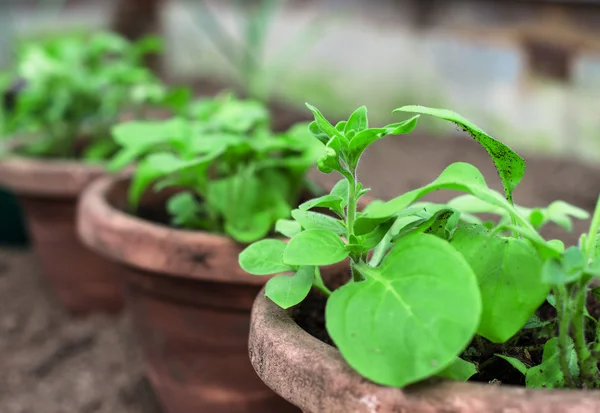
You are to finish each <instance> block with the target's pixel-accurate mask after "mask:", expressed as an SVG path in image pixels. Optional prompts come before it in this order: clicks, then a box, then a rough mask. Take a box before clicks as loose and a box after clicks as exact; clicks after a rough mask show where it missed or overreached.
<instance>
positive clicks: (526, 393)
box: [249, 291, 600, 413]
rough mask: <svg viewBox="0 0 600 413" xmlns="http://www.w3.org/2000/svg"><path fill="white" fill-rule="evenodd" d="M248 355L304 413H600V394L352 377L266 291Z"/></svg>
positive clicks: (327, 348)
mask: <svg viewBox="0 0 600 413" xmlns="http://www.w3.org/2000/svg"><path fill="white" fill-rule="evenodd" d="M249 353H250V360H251V362H252V365H253V366H254V369H255V370H256V372H257V373H258V375H259V376H260V378H261V379H262V380H263V381H264V382H265V384H267V385H268V386H269V387H270V388H271V389H273V390H274V391H275V392H276V393H278V394H279V395H281V396H282V397H283V398H285V399H286V400H288V401H289V402H290V403H293V404H294V405H296V406H298V407H300V408H301V409H302V410H303V411H304V412H305V413H323V412H327V413H348V412H352V413H413V412H415V413H416V412H418V413H598V412H600V391H585V390H573V391H571V390H537V389H525V388H520V387H515V386H498V385H488V384H484V383H461V382H453V381H449V380H437V379H436V380H429V381H427V382H423V383H419V384H416V385H412V386H409V387H407V388H405V389H395V388H390V387H384V386H379V385H377V384H374V383H372V382H370V381H368V380H366V379H364V378H362V377H361V376H360V375H358V373H356V372H355V371H354V370H352V368H351V367H350V366H349V365H348V364H346V362H345V361H344V359H343V358H342V357H341V355H340V353H339V351H338V350H337V349H336V348H335V347H333V346H330V345H328V344H326V343H324V342H322V341H320V340H318V339H317V338H314V337H313V336H311V335H310V334H309V333H307V332H306V331H304V330H303V329H302V328H300V327H299V326H298V325H297V324H296V323H295V321H294V320H293V319H292V318H291V317H290V315H289V314H288V312H286V311H285V310H282V309H281V308H280V307H278V306H277V305H275V304H274V303H273V302H272V301H271V300H269V299H268V298H266V297H265V296H264V291H261V292H260V293H259V294H258V296H257V298H256V300H255V302H254V306H253V308H252V320H251V325H250V339H249ZM398 368H401V366H398Z"/></svg>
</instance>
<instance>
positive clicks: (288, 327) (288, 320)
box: [248, 287, 600, 411]
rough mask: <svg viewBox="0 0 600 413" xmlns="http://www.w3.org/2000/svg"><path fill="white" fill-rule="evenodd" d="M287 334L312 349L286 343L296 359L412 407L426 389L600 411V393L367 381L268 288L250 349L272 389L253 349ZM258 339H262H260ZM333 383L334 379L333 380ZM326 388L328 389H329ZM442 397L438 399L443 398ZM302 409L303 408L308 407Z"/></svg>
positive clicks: (258, 305)
mask: <svg viewBox="0 0 600 413" xmlns="http://www.w3.org/2000/svg"><path fill="white" fill-rule="evenodd" d="M258 313H260V314H258ZM259 318H261V319H263V320H262V322H261V327H258V326H257V319H259ZM263 325H267V326H268V328H264V327H263ZM284 331H285V332H286V335H287V336H292V335H295V336H296V337H299V340H300V341H302V343H303V344H307V347H309V348H308V349H307V348H306V347H304V348H303V346H302V345H297V344H296V343H294V342H293V341H289V340H288V341H286V342H285V344H286V345H284V346H282V347H287V348H294V350H295V351H294V352H293V353H294V355H295V356H296V357H297V356H298V353H306V355H307V356H310V355H309V354H308V353H313V354H316V353H319V352H320V353H322V354H323V355H324V357H321V358H319V360H320V361H321V362H322V363H324V364H326V365H325V366H324V368H323V369H322V371H326V372H328V373H330V374H332V372H334V373H335V372H342V373H343V374H345V375H347V377H348V378H349V379H348V380H347V382H349V383H351V384H354V385H356V386H358V385H360V387H362V388H363V389H364V388H365V387H366V388H367V389H368V393H369V394H372V395H378V394H379V395H382V399H387V400H389V399H390V394H391V396H392V398H394V395H396V397H397V398H399V399H403V400H404V403H405V404H410V399H411V393H412V391H411V390H412V389H416V388H420V389H421V390H420V393H422V392H423V389H425V390H424V391H425V392H439V393H440V395H441V396H442V397H443V398H444V399H445V400H446V401H447V399H448V397H449V396H453V395H457V394H458V395H459V396H462V397H465V398H471V399H477V398H479V399H480V400H481V397H482V396H481V391H482V390H484V389H485V390H486V395H487V397H488V398H489V395H490V394H495V395H497V396H500V395H503V396H509V397H511V398H520V399H521V401H522V402H524V403H527V404H526V405H525V406H532V407H533V406H540V404H539V403H540V400H543V399H544V398H546V397H548V396H552V399H551V400H550V401H549V402H547V403H546V404H545V405H546V407H550V406H552V405H553V404H554V403H555V402H556V398H561V397H564V396H565V395H569V396H570V397H571V398H573V399H575V398H577V399H581V400H583V403H592V406H594V408H600V398H599V396H600V390H585V389H532V388H525V387H521V386H513V385H501V386H494V385H491V384H486V383H480V382H459V381H453V380H450V379H436V380H435V381H433V382H430V381H429V380H427V379H426V380H422V381H420V382H417V383H414V384H411V385H410V386H408V387H406V388H394V387H388V386H383V385H379V384H377V383H374V382H372V381H370V380H368V379H366V378H363V377H362V376H361V375H359V374H358V373H357V372H356V371H355V370H354V369H352V368H351V367H350V365H349V364H347V363H346V362H345V360H344V359H343V357H342V355H341V353H340V352H339V350H338V349H337V348H335V347H333V346H331V345H329V344H327V343H324V342H323V341H321V340H319V339H318V338H316V337H313V336H312V335H311V334H309V333H308V332H306V331H305V330H304V329H302V327H300V326H299V325H298V324H297V323H296V322H295V321H294V320H293V318H292V317H291V315H290V313H289V309H288V310H284V309H282V308H280V307H278V306H277V305H276V304H275V303H273V302H270V300H269V299H268V298H267V297H266V296H265V288H264V287H263V288H262V289H261V291H260V292H259V293H258V294H257V296H256V299H255V302H254V305H253V306H252V316H251V322H250V338H249V342H248V347H249V350H250V354H251V357H250V359H251V362H252V365H253V367H254V369H255V371H256V372H257V374H259V376H260V377H261V380H263V381H264V382H265V384H267V385H268V386H269V381H271V380H268V379H267V380H265V376H268V374H267V375H265V374H262V371H260V366H258V365H257V364H258V361H256V362H255V359H254V358H253V357H252V353H253V350H252V348H253V347H254V345H257V343H259V344H258V347H259V348H260V347H262V346H263V345H262V342H264V341H265V339H266V338H267V337H269V336H271V337H272V336H279V335H282V333H283V332H284ZM257 336H258V337H260V338H258V339H257ZM271 348H273V347H271ZM278 353H279V354H278V356H277V357H276V358H277V359H279V360H278V361H277V362H276V363H277V364H278V365H286V366H292V365H293V363H290V361H291V360H292V359H293V357H285V356H284V353H285V351H284V350H283V349H281V348H280V350H279V351H278ZM291 370H293V367H292V369H290V370H286V371H291ZM286 371H282V372H281V373H279V374H277V375H278V376H279V377H282V376H287V375H288V373H286ZM334 373H333V374H334ZM333 374H332V376H333ZM329 379H332V377H330V378H329ZM329 379H325V380H322V381H321V383H331V382H332V381H331V380H329ZM269 387H270V386H269ZM325 388H327V386H326V387H325ZM360 393H363V391H362V390H361V391H360ZM440 395H438V396H437V397H438V398H439V397H440ZM532 396H534V397H535V401H531V398H532ZM420 397H422V396H420ZM288 401H289V400H288ZM542 406H543V405H542ZM300 407H301V408H302V407H304V406H300ZM535 411H537V410H535ZM594 411H595V410H594Z"/></svg>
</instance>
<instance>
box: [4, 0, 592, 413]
mask: <svg viewBox="0 0 600 413" xmlns="http://www.w3.org/2000/svg"><path fill="white" fill-rule="evenodd" d="M98 29H111V30H114V31H116V32H118V33H121V34H123V35H125V36H127V37H129V38H131V39H138V38H141V37H143V36H145V35H148V34H154V35H159V36H161V37H163V39H164V42H165V53H163V54H162V55H160V56H153V57H151V58H150V59H148V64H149V65H150V66H151V67H152V68H153V69H154V70H155V71H156V72H157V73H158V74H160V76H161V77H162V78H163V79H166V80H167V81H168V82H170V83H177V84H188V85H191V86H193V89H194V91H195V93H196V94H197V95H214V94H216V93H218V92H219V91H221V90H223V89H234V90H236V91H237V92H238V93H239V94H240V95H243V96H250V97H252V98H255V99H260V100H263V101H266V102H269V104H270V106H271V107H272V109H273V117H274V121H275V124H276V127H277V128H279V129H285V128H287V127H289V126H290V125H292V124H293V123H294V122H297V121H301V120H307V119H310V112H309V111H308V110H307V109H306V108H305V106H304V103H305V102H310V103H311V104H313V105H315V106H317V107H319V109H320V110H321V111H322V112H323V113H324V114H325V116H326V117H328V118H329V119H331V120H332V121H333V120H336V119H341V118H346V117H347V116H348V115H349V114H350V113H351V112H352V111H353V110H354V109H356V108H357V107H358V106H360V105H366V106H367V107H368V109H369V118H370V121H371V123H372V124H374V125H381V124H384V123H385V122H394V121H399V120H401V119H399V115H393V114H392V110H393V109H394V108H397V107H400V106H402V105H406V104H420V105H426V106H432V107H443V108H447V109H451V110H453V111H455V112H458V113H460V114H462V115H463V116H465V117H466V118H468V119H470V120H471V121H473V122H474V123H476V124H477V125H479V126H480V127H482V128H483V129H484V130H486V131H487V132H488V133H489V134H491V135H492V136H494V137H496V138H497V139H499V140H501V141H503V142H505V143H507V144H508V145H509V146H511V147H512V148H513V149H515V150H516V151H518V152H519V153H521V154H522V155H523V157H524V158H525V159H526V161H527V164H528V172H526V178H525V179H524V181H523V183H522V184H521V185H520V186H519V188H517V191H516V192H515V199H516V201H517V202H518V203H520V204H523V205H526V206H546V205H548V204H549V203H550V202H551V201H553V200H558V199H561V200H565V201H567V202H571V203H574V204H575V205H577V206H580V207H582V208H585V209H587V210H590V211H591V210H592V209H593V207H594V205H595V203H596V199H597V197H598V194H599V193H600V169H599V168H598V167H597V165H598V162H599V161H600V1H596V0H564V1H561V0H498V1H493V0H204V1H201V0H41V1H39V0H0V68H2V67H5V66H7V65H9V64H10V63H11V60H12V57H13V50H14V47H15V44H17V43H18V42H20V41H23V40H28V39H35V38H40V37H47V36H53V35H60V34H62V33H68V32H72V31H84V32H86V31H94V30H98ZM455 161H466V162H471V163H473V164H475V165H476V166H477V167H479V168H480V169H481V170H482V172H484V174H485V175H486V178H487V179H489V182H490V183H491V186H493V187H496V188H497V189H499V188H500V185H499V182H498V179H497V177H496V175H495V171H494V169H493V165H492V164H491V162H490V161H489V158H488V157H487V155H486V153H485V152H484V151H483V150H482V149H481V147H480V146H478V145H477V144H476V143H475V142H473V141H471V139H470V138H469V137H468V136H467V135H466V134H462V133H460V132H459V131H457V130H456V129H455V128H453V127H451V126H448V124H446V123H442V122H439V121H435V120H430V119H426V118H421V121H420V125H419V127H418V131H417V132H416V133H413V134H411V135H409V136H403V137H397V138H388V139H387V140H384V141H383V142H381V143H378V144H376V145H375V146H374V147H373V148H371V149H369V152H368V153H367V155H366V156H365V158H364V161H363V163H362V165H361V173H362V179H363V180H364V181H365V182H366V184H367V185H369V186H371V187H372V188H373V194H374V195H375V196H378V197H382V198H391V197H393V196H396V195H398V194H399V193H400V192H402V191H406V190H409V189H413V188H415V187H417V186H419V185H423V184H425V183H428V182H430V181H431V180H432V179H434V178H435V177H436V176H437V175H438V174H439V173H440V172H441V171H442V170H443V168H444V167H445V166H447V165H448V164H449V163H451V162H455ZM315 176H318V179H322V180H332V179H333V180H336V177H333V176H320V175H319V174H315ZM0 195H1V194H0ZM3 207H7V206H6V204H5V205H4V206H3ZM586 224H587V222H584V223H581V225H579V224H578V225H576V227H575V233H577V231H581V230H583V229H584V228H585V226H586ZM550 230H552V229H550ZM555 236H558V237H560V238H562V239H565V240H566V241H568V242H573V241H574V240H575V239H576V238H575V237H574V236H572V235H568V234H567V235H565V234H562V233H561V234H559V235H555ZM4 241H6V240H4ZM9 241H11V242H12V241H15V240H14V239H13V240H9ZM17 241H19V242H25V240H24V239H23V238H18V237H17ZM0 252H2V251H1V250H0ZM5 258H6V259H5V261H4V263H3V264H2V265H3V266H4V267H6V266H11V265H12V266H13V267H14V268H13V269H12V270H13V271H17V272H22V273H23V274H29V273H32V272H35V271H36V270H35V268H34V267H35V266H36V264H35V263H32V262H30V261H28V260H23V259H22V257H21V258H19V257H16V258H15V257H14V256H12V255H11V256H7V257H5ZM2 271H3V269H2V268H1V267H0V314H2V315H1V316H0V412H2V413H12V412H19V413H25V412H32V413H59V412H60V413H63V412H67V413H70V412H81V413H94V412H102V413H103V412H115V413H119V412H126V413H129V412H140V413H155V412H159V411H160V410H159V408H158V406H157V405H156V403H155V401H154V399H153V396H152V394H151V393H152V392H151V390H150V389H149V387H148V386H147V384H146V382H145V379H144V378H143V375H142V373H141V368H140V367H139V365H138V364H137V361H136V360H137V359H136V357H137V356H135V355H134V354H133V353H131V352H132V351H133V350H131V349H129V348H128V347H122V346H121V344H119V343H120V340H121V339H120V338H119V337H120V336H121V335H122V334H123V333H124V332H125V330H127V328H126V322H127V321H126V320H119V321H118V322H117V323H116V324H115V323H114V322H112V321H107V320H105V319H95V318H92V319H91V321H90V320H88V321H85V322H82V321H66V318H64V316H63V315H62V314H59V313H57V311H58V310H56V308H55V306H54V305H53V304H52V303H46V300H48V298H46V297H45V296H41V295H40V293H39V291H33V290H31V289H27V291H28V292H26V290H25V285H24V284H22V283H18V282H16V281H15V282H14V283H13V281H10V282H11V284H10V285H9V281H6V282H5V283H4V284H3V278H2V275H1V273H2ZM32 282H33V281H32ZM36 282H37V281H36ZM32 302H36V303H37V306H36V309H35V313H34V316H31V314H30V313H27V311H29V310H25V309H28V308H29V307H30V305H31V303H32ZM40 303H41V304H40ZM9 307H10V308H9ZM25 319H26V320H25ZM23 320H25V321H23ZM24 322H26V323H25V325H24V326H23V323H24ZM11 331H13V332H14V331H18V332H19V334H17V335H14V336H13V335H11V334H12V333H11ZM57 331H58V333H56V332H57ZM15 334H16V333H15ZM65 346H66V350H64V349H65ZM119 346H121V347H119ZM61 349H62V350H61ZM5 356H6V357H5ZM10 357H12V358H11V359H10V361H9V358H10ZM15 360H16V361H15ZM3 363H4V365H3ZM40 366H41V367H40ZM90 366H91V367H90ZM4 372H8V373H6V374H4ZM3 389H4V390H3ZM6 389H8V390H6ZM53 406H54V407H53Z"/></svg>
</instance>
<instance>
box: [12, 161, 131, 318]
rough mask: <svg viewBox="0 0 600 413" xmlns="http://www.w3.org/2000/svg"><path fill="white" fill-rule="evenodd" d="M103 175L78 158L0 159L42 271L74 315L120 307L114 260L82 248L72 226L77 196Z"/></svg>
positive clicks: (121, 296)
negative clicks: (110, 260)
mask: <svg viewBox="0 0 600 413" xmlns="http://www.w3.org/2000/svg"><path fill="white" fill-rule="evenodd" d="M103 173H104V171H103V169H102V168H101V167H99V166H88V165H85V164H82V163H78V162H67V161H50V160H36V159H28V158H20V157H16V156H11V157H6V158H2V159H1V160H0V184H1V185H3V186H5V187H7V188H10V189H11V190H12V191H13V192H14V193H15V194H16V195H17V198H18V200H19V202H20V204H21V206H22V207H23V210H24V213H25V217H26V220H27V226H28V228H29V232H30V234H31V237H32V239H33V244H34V248H35V251H36V253H37V255H38V256H39V258H40V260H41V262H42V265H43V269H44V275H45V277H46V279H47V280H48V283H49V285H50V287H51V289H52V290H53V291H54V292H55V294H56V295H57V297H58V299H59V300H60V302H61V303H62V304H63V306H64V307H65V308H66V309H67V311H69V312H70V313H72V314H74V315H84V314H88V313H92V312H109V313H114V312H118V311H119V310H120V309H121V308H122V307H123V293H122V282H121V280H120V278H119V277H118V276H117V274H116V272H115V266H114V264H112V263H111V262H109V261H107V260H106V259H104V258H102V257H100V256H98V255H96V254H94V253H93V252H92V251H90V250H89V249H88V248H86V247H84V246H83V245H82V244H81V243H80V242H79V240H78V237H77V233H76V229H75V208H76V206H77V198H78V196H79V194H80V193H81V191H82V190H83V188H84V187H85V186H86V185H87V184H88V183H89V182H91V181H92V180H93V179H95V178H97V177H98V176H101V175H102V174H103Z"/></svg>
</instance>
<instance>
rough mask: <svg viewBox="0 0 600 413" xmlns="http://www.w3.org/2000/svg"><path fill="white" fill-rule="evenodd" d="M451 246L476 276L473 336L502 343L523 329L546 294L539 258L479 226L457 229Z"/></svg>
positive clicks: (547, 287) (518, 242) (523, 246)
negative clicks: (477, 310) (478, 307)
mask: <svg viewBox="0 0 600 413" xmlns="http://www.w3.org/2000/svg"><path fill="white" fill-rule="evenodd" d="M451 244H452V246H454V248H456V250H457V251H459V252H460V253H461V254H462V255H463V257H464V258H465V259H466V260H467V262H468V263H469V265H470V266H471V268H472V269H473V271H474V272H475V274H476V276H477V280H478V283H479V289H480V291H481V298H482V303H483V310H482V314H481V323H480V325H479V328H478V330H477V334H479V335H481V336H483V337H485V338H487V339H488V340H490V341H492V342H494V343H504V342H505V341H507V340H508V339H510V338H511V337H512V336H514V335H515V334H516V333H517V332H518V331H519V330H520V329H521V328H522V327H523V325H525V323H526V322H527V320H529V318H530V317H531V315H532V314H534V313H535V311H536V310H537V309H538V308H539V306H540V305H541V304H542V303H543V302H544V300H545V299H546V296H547V295H548V292H549V291H550V285H548V284H546V283H544V282H543V281H542V277H541V271H542V262H541V260H540V258H539V257H538V255H537V253H536V251H535V250H534V249H533V247H531V245H529V243H527V242H526V241H524V240H521V239H518V238H503V237H499V236H496V235H494V234H493V233H492V232H490V231H489V230H487V229H486V228H484V227H482V226H479V225H464V226H461V227H459V228H458V229H457V230H456V231H455V233H454V237H453V238H452V241H451Z"/></svg>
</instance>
